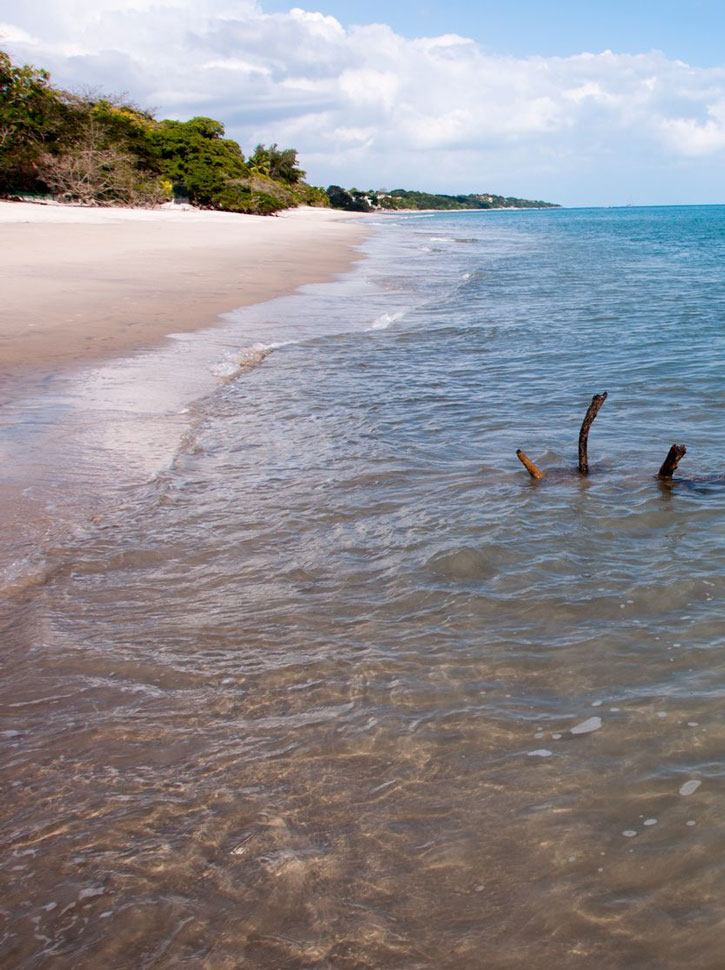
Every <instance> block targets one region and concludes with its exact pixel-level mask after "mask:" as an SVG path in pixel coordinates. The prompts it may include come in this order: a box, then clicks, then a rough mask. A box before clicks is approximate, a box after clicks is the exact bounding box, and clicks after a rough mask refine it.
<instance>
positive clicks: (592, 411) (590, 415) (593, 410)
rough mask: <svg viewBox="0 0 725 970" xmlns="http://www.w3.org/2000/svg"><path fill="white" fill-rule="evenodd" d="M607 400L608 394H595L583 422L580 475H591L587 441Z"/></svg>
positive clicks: (580, 436)
mask: <svg viewBox="0 0 725 970" xmlns="http://www.w3.org/2000/svg"><path fill="white" fill-rule="evenodd" d="M606 400H607V392H606V391H605V392H604V394H595V395H594V397H593V398H592V403H591V404H590V405H589V407H588V408H587V413H586V414H585V415H584V420H583V421H582V426H581V431H580V432H579V474H580V475H588V474H589V458H588V456H587V440H588V438H589V429H590V428H591V426H592V422H593V421H594V419H595V418H596V416H597V414H598V413H599V408H600V407H601V406H602V404H604V402H605V401H606Z"/></svg>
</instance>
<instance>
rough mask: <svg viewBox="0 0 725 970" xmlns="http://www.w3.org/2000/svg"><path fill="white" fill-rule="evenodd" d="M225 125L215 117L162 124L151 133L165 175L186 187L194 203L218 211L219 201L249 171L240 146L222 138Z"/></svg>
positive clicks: (164, 122)
mask: <svg viewBox="0 0 725 970" xmlns="http://www.w3.org/2000/svg"><path fill="white" fill-rule="evenodd" d="M223 134H224V125H222V124H221V122H219V121H215V120H214V119H213V118H192V119H191V121H162V122H161V124H160V125H159V126H158V127H157V128H156V130H155V131H154V132H153V133H152V134H151V140H152V142H153V144H154V146H155V149H156V152H157V157H158V159H159V165H160V168H161V172H162V174H163V175H165V176H167V178H169V179H171V181H172V182H174V183H176V184H177V185H183V187H184V189H185V191H186V194H187V195H188V197H189V199H190V200H191V201H192V202H195V203H197V204H198V205H201V206H207V207H209V208H217V201H216V198H217V196H218V195H219V193H221V192H222V190H223V189H224V188H225V186H226V185H227V183H228V182H229V181H230V180H233V179H239V178H242V177H243V176H245V175H246V174H247V172H248V168H247V166H246V165H245V162H244V155H243V154H242V150H241V148H240V147H239V145H238V144H237V143H236V142H235V141H232V140H231V139H229V138H223V137H222V136H223Z"/></svg>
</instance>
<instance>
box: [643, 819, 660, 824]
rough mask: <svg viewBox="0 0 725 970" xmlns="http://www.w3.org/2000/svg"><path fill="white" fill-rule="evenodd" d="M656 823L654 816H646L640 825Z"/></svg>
mask: <svg viewBox="0 0 725 970" xmlns="http://www.w3.org/2000/svg"><path fill="white" fill-rule="evenodd" d="M656 824H657V819H656V818H646V819H645V820H644V822H642V825H656Z"/></svg>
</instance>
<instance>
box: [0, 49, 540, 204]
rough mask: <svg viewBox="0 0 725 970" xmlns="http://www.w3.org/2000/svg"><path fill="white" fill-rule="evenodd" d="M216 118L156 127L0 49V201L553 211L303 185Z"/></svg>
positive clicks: (278, 152)
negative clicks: (37, 198)
mask: <svg viewBox="0 0 725 970" xmlns="http://www.w3.org/2000/svg"><path fill="white" fill-rule="evenodd" d="M224 135H225V132H224V125H223V124H222V123H221V122H220V121H215V120H214V119H213V118H203V117H199V118H192V119H191V120H190V121H158V120H156V118H154V116H153V115H152V114H151V113H150V112H148V111H144V110H142V109H141V108H139V107H137V106H136V105H134V104H131V103H129V102H128V101H126V100H124V99H123V98H113V97H102V96H100V95H78V94H71V93H69V92H68V91H62V90H60V89H58V88H55V87H53V85H52V84H51V83H50V76H49V75H48V73H47V72H46V71H43V70H39V69H37V68H35V67H31V66H29V65H27V64H26V65H23V66H22V67H19V66H17V65H15V64H13V63H12V61H11V59H10V57H9V56H8V55H7V54H5V53H4V52H2V51H0V196H6V197H8V196H19V195H27V194H36V193H37V194H48V193H51V194H53V195H54V196H55V197H56V198H57V199H59V200H60V201H64V202H76V203H81V204H84V205H142V206H144V205H157V204H158V203H160V202H163V201H165V200H168V199H170V198H172V197H176V198H184V199H188V200H189V201H190V202H192V203H193V204H194V205H196V206H200V207H202V208H208V209H224V210H226V211H230V212H251V213H258V214H260V215H269V214H271V213H274V212H278V211H279V210H280V209H287V208H290V207H291V206H296V205H314V206H327V205H331V206H333V207H334V208H336V209H347V210H351V211H356V212H370V211H373V210H379V209H394V210H395V209H506V208H520V209H524V208H539V209H543V208H551V207H552V204H551V203H550V202H532V201H530V200H528V199H514V198H507V197H504V196H500V195H485V194H479V195H432V194H430V193H428V192H411V191H409V190H407V189H395V190H394V191H392V192H386V191H384V190H379V191H375V192H373V191H369V192H362V191H360V190H359V189H354V188H353V189H343V188H341V187H340V186H339V185H331V186H330V187H329V188H328V189H327V191H325V190H324V189H320V188H316V187H315V186H312V185H308V184H307V183H306V182H305V181H304V179H305V172H304V171H303V170H302V169H301V168H300V167H299V166H298V164H297V152H296V151H295V149H294V148H279V146H278V145H276V144H273V145H269V146H266V145H257V146H256V148H255V149H254V151H253V152H252V154H251V155H250V156H249V158H247V159H245V157H244V155H243V153H242V149H241V148H240V147H239V145H238V144H237V143H236V142H235V141H233V140H232V139H231V138H225V137H224Z"/></svg>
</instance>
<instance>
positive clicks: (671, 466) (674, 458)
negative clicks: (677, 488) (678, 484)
mask: <svg viewBox="0 0 725 970" xmlns="http://www.w3.org/2000/svg"><path fill="white" fill-rule="evenodd" d="M686 451H687V448H685V446H684V445H673V446H672V447H671V448H670V450H669V451H668V452H667V457H666V458H665V460H664V461H663V462H662V467H661V468H660V470H659V471H658V472H657V477H658V478H672V476H673V475H674V473H675V469H676V468H677V466H678V465H679V464H680V460H681V459H682V457H683V456H684V454H685V452H686Z"/></svg>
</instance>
